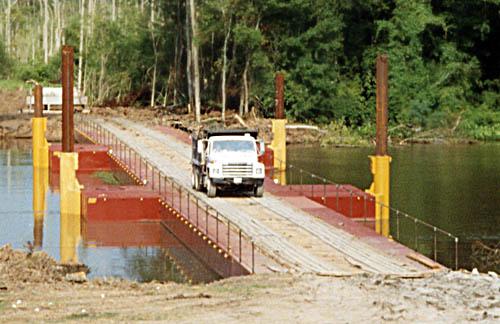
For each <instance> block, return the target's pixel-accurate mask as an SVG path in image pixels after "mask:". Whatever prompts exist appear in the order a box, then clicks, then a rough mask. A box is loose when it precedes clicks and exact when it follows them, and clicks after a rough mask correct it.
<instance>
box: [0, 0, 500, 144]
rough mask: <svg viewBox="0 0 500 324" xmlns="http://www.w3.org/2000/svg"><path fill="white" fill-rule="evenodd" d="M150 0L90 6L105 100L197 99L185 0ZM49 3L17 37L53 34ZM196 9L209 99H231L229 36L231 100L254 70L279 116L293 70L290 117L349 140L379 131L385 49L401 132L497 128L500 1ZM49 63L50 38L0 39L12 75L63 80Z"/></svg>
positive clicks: (269, 1)
mask: <svg viewBox="0 0 500 324" xmlns="http://www.w3.org/2000/svg"><path fill="white" fill-rule="evenodd" d="M149 3H150V2H146V6H145V9H144V11H141V10H139V9H138V7H137V6H136V5H135V4H132V3H131V2H127V1H121V2H120V4H119V14H118V16H117V19H116V20H115V21H113V20H112V19H110V16H109V14H110V12H111V10H110V9H111V1H110V0H106V1H100V2H99V4H98V5H97V6H98V8H99V9H98V10H99V12H98V14H96V15H95V16H94V17H92V19H89V18H90V17H88V15H87V17H86V22H85V26H84V27H85V31H86V32H85V38H84V45H85V46H84V50H83V53H81V54H82V55H83V60H84V64H85V65H84V72H83V79H84V88H85V90H86V92H87V93H86V94H87V95H88V96H89V97H90V98H91V99H92V101H93V103H97V104H112V103H120V102H123V103H131V104H132V103H133V102H134V101H137V102H138V103H139V104H142V105H144V104H149V101H150V100H151V97H152V96H151V91H153V88H154V91H155V94H156V98H157V99H156V104H158V103H159V101H158V98H161V103H165V104H167V105H171V104H175V105H178V104H186V103H187V101H188V98H187V97H188V88H187V48H189V47H190V44H189V42H188V41H187V35H186V33H188V34H189V30H190V26H189V25H186V21H187V20H189V19H187V20H186V7H185V4H186V2H185V1H182V0H166V1H159V2H156V3H157V5H158V7H157V8H156V18H155V21H154V22H152V21H151V15H150V14H151V11H150V7H149ZM76 7H77V6H76V3H75V4H71V3H68V4H67V5H66V6H65V8H66V12H65V19H64V21H65V22H64V23H65V26H64V36H65V40H66V43H68V44H70V45H73V46H74V47H75V62H76V63H78V57H79V55H80V53H79V52H78V45H79V41H80V23H81V20H80V16H79V13H78V11H77V10H75V9H77V8H76ZM40 9H41V8H40V6H39V4H38V3H36V2H35V3H33V5H31V6H25V5H23V4H21V3H19V4H18V5H16V6H15V10H14V11H13V13H12V19H13V20H14V21H15V24H16V26H17V27H16V28H17V29H16V34H15V37H14V39H13V44H14V45H12V46H13V48H17V49H19V48H22V49H24V50H25V49H27V48H30V46H31V45H30V44H31V40H32V39H31V38H29V37H33V36H32V35H33V34H36V35H37V36H36V37H37V38H35V42H37V44H40V37H39V35H38V30H36V32H35V33H33V31H35V29H34V28H35V27H33V26H38V25H37V23H36V22H35V23H34V24H30V21H31V20H33V19H35V20H36V19H39V17H40V16H41V15H40V11H39V10H40ZM196 10H197V16H196V17H197V22H198V33H197V35H191V36H192V38H193V39H194V42H195V44H196V45H197V46H198V47H199V65H200V74H201V80H200V83H201V93H202V101H203V104H204V105H212V106H214V107H212V108H217V107H218V103H219V102H221V99H222V98H221V92H222V91H221V79H222V66H223V63H222V62H223V55H224V52H223V46H224V43H225V40H226V38H227V51H226V55H227V71H226V77H227V78H226V93H227V106H228V108H229V109H235V110H236V109H238V108H239V107H240V104H241V97H242V96H244V80H247V85H248V88H249V103H250V107H252V106H255V107H257V108H258V109H259V111H260V112H261V113H262V114H263V115H264V116H267V117H271V116H273V112H274V75H275V73H276V72H277V71H281V72H283V73H284V74H285V79H286V84H285V89H286V92H285V108H286V113H287V115H288V117H289V118H291V119H294V120H298V121H309V122H315V123H319V124H324V125H330V126H328V128H329V129H330V131H331V133H332V134H335V135H333V137H337V138H338V137H345V136H344V135H345V134H346V132H348V131H347V130H346V129H349V132H350V133H349V135H352V136H354V137H363V136H365V137H373V131H374V126H373V125H374V118H375V114H374V112H375V89H376V85H375V58H376V57H377V55H378V54H381V53H386V54H387V55H388V56H389V71H390V72H389V81H390V82H389V85H390V89H389V96H390V98H389V99H390V101H389V107H390V116H389V117H390V129H391V131H390V134H391V136H396V137H407V136H414V135H415V134H417V133H419V132H423V131H427V130H430V129H439V130H443V132H445V133H448V134H453V135H459V136H470V137H473V138H477V139H485V140H495V139H498V123H499V121H498V114H499V112H498V107H499V105H500V99H499V89H500V87H499V83H500V81H499V80H500V65H499V64H498V54H497V50H496V47H497V44H498V43H500V19H498V18H499V16H498V13H499V12H500V1H499V0H484V1H463V0H443V1H430V0H414V1H407V0H364V1H360V0H354V1H345V0H291V1H288V0H253V1H246V0H199V1H196ZM0 19H1V18H0ZM36 21H38V22H39V20H36ZM30 28H31V29H30ZM90 30H91V31H92V32H89V31H90ZM191 36H190V37H191ZM38 48H40V46H38ZM18 52H22V51H10V53H18ZM25 52H26V51H25ZM13 55H17V54H13ZM11 62H15V63H16V64H14V65H12V64H11ZM40 62H41V55H40V49H39V50H38V51H37V52H36V53H34V54H33V56H31V55H27V54H24V55H20V56H19V57H12V58H9V56H8V55H7V51H6V50H5V48H4V46H3V44H2V43H1V42H0V77H4V78H5V77H14V78H17V79H21V80H29V79H34V80H37V81H43V82H53V81H58V79H59V64H60V58H59V55H53V56H52V58H51V59H50V61H49V64H43V63H40ZM155 69H156V78H155V79H156V81H153V73H154V71H155ZM245 71H246V72H247V73H246V74H245ZM76 72H77V69H76V68H75V75H76ZM75 79H76V78H75ZM153 82H155V84H153ZM153 86H154V87H153ZM212 103H215V104H212ZM332 125H333V126H332ZM339 134H340V135H339ZM333 142H334V141H333Z"/></svg>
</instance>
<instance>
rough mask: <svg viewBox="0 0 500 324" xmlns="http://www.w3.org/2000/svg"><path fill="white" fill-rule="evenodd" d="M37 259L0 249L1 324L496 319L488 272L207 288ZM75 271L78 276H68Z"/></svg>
mask: <svg viewBox="0 0 500 324" xmlns="http://www.w3.org/2000/svg"><path fill="white" fill-rule="evenodd" d="M60 267H61V265H60V264H59V263H57V262H56V261H55V260H53V259H52V258H51V257H49V256H48V255H46V254H45V252H33V253H26V252H22V251H19V250H13V249H12V248H9V247H8V246H4V247H0V322H12V321H15V322H26V321H29V322H33V321H35V322H38V321H85V322H95V321H99V322H117V321H175V322H186V323H187V322H197V321H201V322H204V323H220V322H221V321H223V322H241V321H244V322H277V321H280V322H281V321H287V322H297V323H298V322H300V323H317V322H328V321H331V320H332V318H335V321H339V322H353V321H354V322H367V321H369V322H373V321H375V322H386V321H396V322H407V321H412V322H430V321H436V320H437V321H441V320H443V319H447V321H453V322H457V321H458V322H460V321H496V320H498V319H500V296H499V295H498V293H497V292H498V289H500V279H499V278H498V275H496V274H494V273H489V274H479V273H476V272H474V271H473V272H472V273H470V272H467V271H440V272H436V273H434V274H431V275H429V276H424V277H421V278H398V277H394V276H388V275H374V274H367V273H364V274H361V275H354V276H350V277H343V278H334V277H325V276H315V275H311V274H293V273H281V274H278V273H276V274H270V275H252V276H243V277H232V278H229V279H223V280H220V281H216V282H212V283H209V284H200V285H188V284H176V283H171V282H164V283H162V282H156V281H152V282H148V283H138V282H134V281H128V280H124V279H119V278H96V279H92V280H87V279H86V277H85V276H82V275H80V278H81V280H74V279H69V278H75V277H76V278H78V276H75V275H73V276H70V275H72V274H71V273H69V274H64V272H61V271H60ZM76 271H78V270H76Z"/></svg>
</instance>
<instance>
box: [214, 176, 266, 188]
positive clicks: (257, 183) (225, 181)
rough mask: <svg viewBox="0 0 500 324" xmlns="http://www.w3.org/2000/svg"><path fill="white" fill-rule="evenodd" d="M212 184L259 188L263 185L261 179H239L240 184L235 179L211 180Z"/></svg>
mask: <svg viewBox="0 0 500 324" xmlns="http://www.w3.org/2000/svg"><path fill="white" fill-rule="evenodd" d="M212 183H213V184H215V185H216V186H261V185H262V184H264V179H262V178H241V182H239V181H235V178H212Z"/></svg>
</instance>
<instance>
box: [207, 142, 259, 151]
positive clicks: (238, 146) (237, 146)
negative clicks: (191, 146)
mask: <svg viewBox="0 0 500 324" xmlns="http://www.w3.org/2000/svg"><path fill="white" fill-rule="evenodd" d="M213 151H214V152H215V153H220V152H224V151H228V152H252V151H255V146H254V143H253V142H252V141H215V142H214V144H213Z"/></svg>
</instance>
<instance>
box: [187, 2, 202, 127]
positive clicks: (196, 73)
mask: <svg viewBox="0 0 500 324" xmlns="http://www.w3.org/2000/svg"><path fill="white" fill-rule="evenodd" d="M189 4H190V6H189V12H190V13H191V14H190V16H191V30H192V37H191V53H192V58H193V59H192V61H193V72H194V73H193V74H194V76H193V82H194V87H193V88H194V89H193V90H194V105H195V116H196V122H197V123H199V122H200V121H201V101H200V69H199V62H198V45H197V44H196V35H197V31H196V29H197V28H196V8H195V4H194V0H189Z"/></svg>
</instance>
